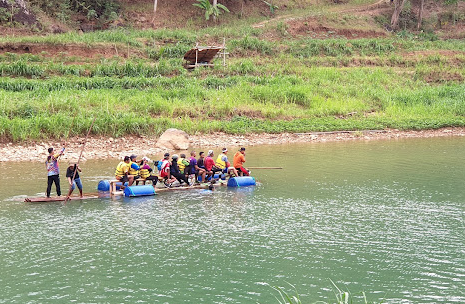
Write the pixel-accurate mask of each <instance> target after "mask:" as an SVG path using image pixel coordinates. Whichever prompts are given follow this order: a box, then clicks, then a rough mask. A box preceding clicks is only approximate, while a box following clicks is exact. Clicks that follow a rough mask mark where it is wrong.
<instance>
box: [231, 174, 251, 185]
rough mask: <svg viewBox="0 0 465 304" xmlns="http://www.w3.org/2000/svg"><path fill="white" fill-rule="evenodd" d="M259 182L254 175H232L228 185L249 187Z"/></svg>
mask: <svg viewBox="0 0 465 304" xmlns="http://www.w3.org/2000/svg"><path fill="white" fill-rule="evenodd" d="M256 184H257V183H256V181H255V178H254V177H252V176H238V177H231V178H230V179H229V180H228V187H247V186H255V185H256Z"/></svg>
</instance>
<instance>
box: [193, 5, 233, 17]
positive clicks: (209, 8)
mask: <svg viewBox="0 0 465 304" xmlns="http://www.w3.org/2000/svg"><path fill="white" fill-rule="evenodd" d="M197 2H198V3H194V4H193V5H194V6H196V7H199V8H201V9H203V10H205V20H210V16H212V15H213V19H214V20H215V21H216V20H217V18H218V17H219V15H221V10H223V11H225V12H228V13H229V10H228V8H227V7H226V6H224V5H223V4H221V3H217V2H216V0H214V4H211V3H210V0H197Z"/></svg>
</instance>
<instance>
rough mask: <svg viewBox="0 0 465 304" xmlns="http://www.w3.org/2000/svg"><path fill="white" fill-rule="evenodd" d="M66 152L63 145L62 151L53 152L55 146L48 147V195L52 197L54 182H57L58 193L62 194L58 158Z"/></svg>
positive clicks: (46, 164) (46, 166)
mask: <svg viewBox="0 0 465 304" xmlns="http://www.w3.org/2000/svg"><path fill="white" fill-rule="evenodd" d="M63 152H65V147H63V148H62V149H61V151H60V153H56V154H54V153H53V148H48V153H49V155H48V157H47V160H46V161H45V168H46V169H47V175H48V181H47V193H46V194H47V197H50V191H51V190H52V184H53V183H55V187H56V190H57V195H58V196H61V188H60V169H59V168H58V158H59V157H60V156H62V155H63Z"/></svg>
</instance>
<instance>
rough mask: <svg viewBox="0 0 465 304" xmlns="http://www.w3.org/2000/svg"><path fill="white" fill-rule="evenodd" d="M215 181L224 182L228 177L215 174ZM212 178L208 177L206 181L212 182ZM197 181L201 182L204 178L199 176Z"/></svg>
mask: <svg viewBox="0 0 465 304" xmlns="http://www.w3.org/2000/svg"><path fill="white" fill-rule="evenodd" d="M213 178H214V179H222V180H225V179H226V175H225V174H223V173H222V174H218V173H217V174H215V176H214V177H213ZM211 179H212V178H211V177H207V178H206V180H207V181H209V180H211ZM197 180H198V181H199V182H200V181H201V180H202V176H200V175H199V176H197Z"/></svg>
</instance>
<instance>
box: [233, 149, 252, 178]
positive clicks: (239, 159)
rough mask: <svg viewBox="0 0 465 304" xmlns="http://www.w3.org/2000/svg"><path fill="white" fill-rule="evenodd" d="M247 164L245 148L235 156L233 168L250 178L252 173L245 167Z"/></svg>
mask: <svg viewBox="0 0 465 304" xmlns="http://www.w3.org/2000/svg"><path fill="white" fill-rule="evenodd" d="M244 163H245V148H241V149H240V150H239V151H237V152H236V154H234V158H233V167H234V168H236V170H237V172H239V174H240V175H245V176H249V175H250V171H249V170H247V169H246V168H244V167H243V164H244Z"/></svg>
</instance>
